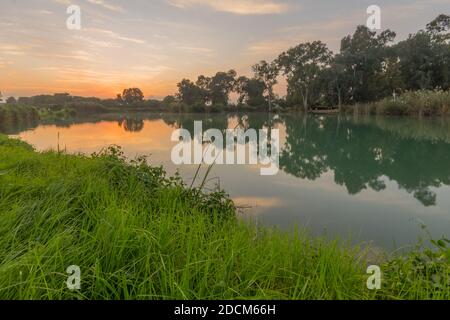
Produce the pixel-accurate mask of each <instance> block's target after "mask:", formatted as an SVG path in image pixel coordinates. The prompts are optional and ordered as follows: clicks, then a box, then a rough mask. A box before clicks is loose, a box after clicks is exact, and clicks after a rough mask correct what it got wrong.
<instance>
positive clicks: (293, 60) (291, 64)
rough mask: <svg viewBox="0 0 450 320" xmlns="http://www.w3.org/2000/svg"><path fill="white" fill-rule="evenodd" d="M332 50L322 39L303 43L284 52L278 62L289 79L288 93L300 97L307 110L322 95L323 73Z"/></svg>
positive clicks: (328, 62) (306, 110)
mask: <svg viewBox="0 0 450 320" xmlns="http://www.w3.org/2000/svg"><path fill="white" fill-rule="evenodd" d="M331 58H332V52H331V51H330V50H329V49H328V48H327V46H326V45H325V44H324V43H322V42H321V41H314V42H312V43H311V42H307V43H302V44H300V45H298V46H296V47H294V48H291V49H289V50H288V51H286V52H283V53H282V54H281V55H280V56H279V57H278V59H277V63H278V65H279V67H280V69H281V70H282V71H283V73H284V75H286V76H287V81H288V95H291V96H294V97H300V98H301V100H302V103H303V107H304V110H305V112H308V111H309V107H310V105H312V104H314V103H316V102H317V100H318V98H319V96H320V90H319V89H318V88H320V87H321V86H323V84H322V83H321V80H322V73H323V72H324V70H325V69H326V68H328V66H329V64H330V61H331Z"/></svg>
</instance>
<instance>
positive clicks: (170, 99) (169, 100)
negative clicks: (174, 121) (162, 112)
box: [162, 95, 177, 106]
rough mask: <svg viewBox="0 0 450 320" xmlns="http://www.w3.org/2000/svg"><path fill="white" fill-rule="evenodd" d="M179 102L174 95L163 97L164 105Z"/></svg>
mask: <svg viewBox="0 0 450 320" xmlns="http://www.w3.org/2000/svg"><path fill="white" fill-rule="evenodd" d="M175 102H177V99H176V98H175V97H174V96H171V95H169V96H167V97H165V98H164V99H163V101H162V103H163V105H164V106H170V105H171V104H172V103H175Z"/></svg>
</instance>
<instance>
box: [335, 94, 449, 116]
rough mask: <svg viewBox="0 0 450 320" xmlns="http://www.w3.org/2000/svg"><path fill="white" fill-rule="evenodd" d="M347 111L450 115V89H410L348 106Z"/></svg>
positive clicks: (394, 114)
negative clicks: (373, 100)
mask: <svg viewBox="0 0 450 320" xmlns="http://www.w3.org/2000/svg"><path fill="white" fill-rule="evenodd" d="M344 111H345V112H347V113H354V114H363V115H391V116H419V117H422V116H444V115H450V91H448V90H447V91H443V90H419V91H408V92H405V93H403V94H401V95H400V96H397V97H396V98H394V97H388V98H385V99H383V100H381V101H377V102H373V103H368V104H363V105H354V106H347V107H345V108H344Z"/></svg>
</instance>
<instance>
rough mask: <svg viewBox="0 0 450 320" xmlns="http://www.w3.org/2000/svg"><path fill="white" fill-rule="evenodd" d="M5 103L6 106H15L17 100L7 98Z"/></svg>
mask: <svg viewBox="0 0 450 320" xmlns="http://www.w3.org/2000/svg"><path fill="white" fill-rule="evenodd" d="M6 103H7V104H16V103H17V100H16V98H14V97H9V98H8V99H6Z"/></svg>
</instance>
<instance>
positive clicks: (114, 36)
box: [87, 28, 147, 44]
mask: <svg viewBox="0 0 450 320" xmlns="http://www.w3.org/2000/svg"><path fill="white" fill-rule="evenodd" d="M87 30H88V31H94V32H97V33H101V34H105V35H107V36H109V37H110V38H112V39H116V40H122V41H127V42H132V43H137V44H146V43H147V42H146V41H145V40H142V39H137V38H130V37H125V36H122V35H120V34H118V33H116V32H114V31H110V30H104V29H97V28H90V29H87Z"/></svg>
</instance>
